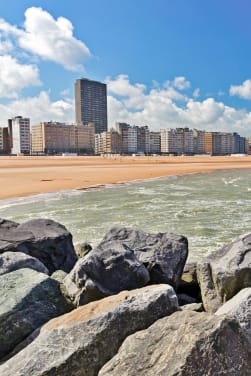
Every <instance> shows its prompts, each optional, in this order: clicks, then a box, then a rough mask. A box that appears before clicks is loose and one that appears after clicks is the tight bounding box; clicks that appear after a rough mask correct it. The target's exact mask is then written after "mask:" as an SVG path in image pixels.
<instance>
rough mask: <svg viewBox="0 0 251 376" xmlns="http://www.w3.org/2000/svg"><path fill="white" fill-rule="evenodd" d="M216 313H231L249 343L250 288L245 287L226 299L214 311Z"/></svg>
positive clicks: (250, 334)
mask: <svg viewBox="0 0 251 376" xmlns="http://www.w3.org/2000/svg"><path fill="white" fill-rule="evenodd" d="M215 314H216V315H223V314H228V315H232V316H234V317H235V318H236V320H237V321H238V322H239V324H240V326H241V327H242V329H243V330H244V332H245V334H246V336H247V338H248V340H249V343H250V345H251V288H250V287H249V288H245V289H243V290H241V291H240V292H238V294H237V295H235V296H234V297H233V298H232V299H230V300H228V301H227V302H226V303H225V304H223V306H221V307H220V308H219V309H218V310H217V311H216V312H215Z"/></svg>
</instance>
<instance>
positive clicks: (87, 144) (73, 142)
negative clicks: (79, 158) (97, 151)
mask: <svg viewBox="0 0 251 376" xmlns="http://www.w3.org/2000/svg"><path fill="white" fill-rule="evenodd" d="M94 132H95V130H94V125H93V124H89V125H74V124H71V125H68V124H64V123H58V122H44V123H40V124H38V125H33V126H32V133H31V145H32V148H31V149H32V154H62V153H78V154H93V153H94Z"/></svg>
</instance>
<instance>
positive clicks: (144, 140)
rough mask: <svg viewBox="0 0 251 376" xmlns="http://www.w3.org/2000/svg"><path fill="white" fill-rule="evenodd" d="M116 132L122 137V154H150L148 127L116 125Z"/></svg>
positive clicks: (125, 124)
mask: <svg viewBox="0 0 251 376" xmlns="http://www.w3.org/2000/svg"><path fill="white" fill-rule="evenodd" d="M115 127H116V131H117V132H118V133H119V134H120V135H121V139H122V147H121V153H122V154H134V153H144V154H148V153H149V152H150V143H149V142H150V139H149V129H148V126H143V127H138V126H135V125H133V126H131V125H129V124H127V123H116V125H115Z"/></svg>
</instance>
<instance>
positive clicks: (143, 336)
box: [98, 311, 251, 376]
mask: <svg viewBox="0 0 251 376" xmlns="http://www.w3.org/2000/svg"><path fill="white" fill-rule="evenodd" d="M250 369H251V352H250V348H249V346H248V342H247V340H246V338H245V336H244V335H243V332H242V330H241V328H240V326H239V324H238V322H237V321H236V320H235V319H234V318H228V317H224V316H214V315H210V314H208V313H197V312H187V311H186V312H176V313H174V314H172V315H171V316H169V317H165V318H163V319H160V320H158V321H157V322H155V323H154V324H153V325H152V326H150V327H149V328H148V329H146V330H143V331H140V332H137V333H135V334H133V335H131V336H129V337H127V338H126V340H125V341H124V343H123V344H122V346H121V347H120V349H119V351H118V353H117V354H116V355H115V356H114V357H113V358H112V359H111V360H110V361H109V362H108V363H107V364H106V365H105V366H104V367H103V368H102V369H101V371H100V372H99V374H98V375H99V376H108V375H109V376H118V375H119V376H141V375H142V376H153V375H155V376H167V375H168V376H205V375H212V376H216V375H217V376H220V375H222V376H223V375H227V376H237V375H238V376H249V375H250Z"/></svg>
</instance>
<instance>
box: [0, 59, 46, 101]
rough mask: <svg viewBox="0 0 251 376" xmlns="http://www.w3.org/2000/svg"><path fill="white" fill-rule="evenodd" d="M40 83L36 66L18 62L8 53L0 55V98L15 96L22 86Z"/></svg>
mask: <svg viewBox="0 0 251 376" xmlns="http://www.w3.org/2000/svg"><path fill="white" fill-rule="evenodd" d="M40 84H41V82H40V80H39V71H38V68H37V67H36V66H34V65H25V64H20V63H18V62H17V60H16V59H14V58H13V57H11V56H10V55H4V56H0V97H1V98H13V97H17V95H18V93H19V91H20V90H21V89H23V88H24V87H27V86H37V85H40Z"/></svg>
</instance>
